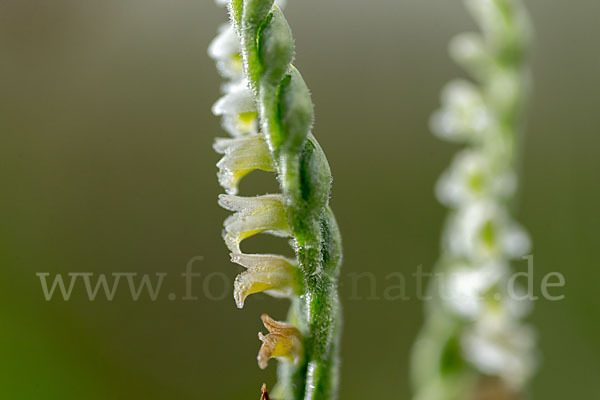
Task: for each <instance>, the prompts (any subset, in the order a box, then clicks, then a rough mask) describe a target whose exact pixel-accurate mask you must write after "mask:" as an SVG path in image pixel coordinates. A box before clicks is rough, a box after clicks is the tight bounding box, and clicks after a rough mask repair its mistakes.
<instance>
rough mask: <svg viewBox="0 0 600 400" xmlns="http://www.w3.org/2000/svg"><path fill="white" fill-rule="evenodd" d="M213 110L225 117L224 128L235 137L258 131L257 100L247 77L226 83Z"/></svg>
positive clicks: (214, 112)
mask: <svg viewBox="0 0 600 400" xmlns="http://www.w3.org/2000/svg"><path fill="white" fill-rule="evenodd" d="M212 112H213V114H215V115H220V116H222V117H223V128H224V129H225V130H226V131H227V132H229V133H230V134H231V135H232V136H234V137H236V136H242V135H246V134H252V133H257V132H258V112H257V108H256V102H255V100H254V95H253V94H252V91H251V90H250V88H249V87H248V82H247V81H246V80H245V79H243V80H241V81H240V82H236V83H230V84H228V85H226V86H225V95H224V96H223V97H221V98H220V99H219V100H217V102H216V103H215V104H214V105H213V108H212Z"/></svg>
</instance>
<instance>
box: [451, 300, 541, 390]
mask: <svg viewBox="0 0 600 400" xmlns="http://www.w3.org/2000/svg"><path fill="white" fill-rule="evenodd" d="M461 347H462V349H463V357H464V358H465V359H466V360H469V361H470V362H471V363H473V364H474V365H475V366H476V367H477V368H478V369H479V370H480V371H482V372H483V373H486V374H489V375H498V376H500V377H502V378H503V379H504V380H505V381H506V383H507V384H509V385H510V386H511V387H512V388H513V389H514V390H517V391H518V390H519V389H521V388H522V386H523V384H524V383H525V382H527V381H528V379H529V378H530V377H531V375H532V373H533V371H534V370H535V367H536V358H535V355H534V354H535V334H534V331H533V330H532V329H531V328H530V327H529V326H527V325H522V324H521V323H519V322H518V320H517V319H515V316H513V315H511V314H510V312H508V310H507V309H506V308H505V307H502V306H500V307H498V308H492V307H488V308H486V310H485V312H484V313H483V314H482V315H480V316H479V317H478V319H477V320H476V321H475V322H474V323H473V325H471V326H469V328H468V329H467V330H466V331H465V333H464V335H463V338H462V344H461Z"/></svg>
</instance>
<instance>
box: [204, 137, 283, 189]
mask: <svg viewBox="0 0 600 400" xmlns="http://www.w3.org/2000/svg"><path fill="white" fill-rule="evenodd" d="M213 147H214V149H215V151H216V152H217V153H220V154H224V156H223V158H221V160H220V161H219V162H218V163H217V167H218V168H219V172H218V173H217V176H218V178H219V183H220V184H221V186H223V187H224V188H225V190H226V191H227V193H228V194H237V192H238V183H239V181H240V180H241V179H242V178H243V177H244V176H246V175H247V174H249V173H250V172H252V171H254V170H262V171H274V169H273V162H272V158H271V154H270V153H269V148H268V147H267V144H266V142H265V139H264V138H263V136H262V135H260V134H256V135H248V136H243V137H239V138H217V139H216V141H215V144H214V145H213Z"/></svg>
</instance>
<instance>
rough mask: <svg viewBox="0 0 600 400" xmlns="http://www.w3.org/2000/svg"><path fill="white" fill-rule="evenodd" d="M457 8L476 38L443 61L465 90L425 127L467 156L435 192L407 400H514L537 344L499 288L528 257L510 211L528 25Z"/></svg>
mask: <svg viewBox="0 0 600 400" xmlns="http://www.w3.org/2000/svg"><path fill="white" fill-rule="evenodd" d="M464 1H465V4H466V6H467V8H468V9H469V11H470V12H471V14H472V15H473V17H474V18H475V20H476V22H477V24H478V25H479V27H480V28H481V33H466V34H461V35H459V36H458V37H456V38H455V39H454V40H453V41H452V42H451V44H450V55H451V56H452V58H454V60H455V61H456V62H457V63H458V64H460V65H461V66H462V67H464V68H465V69H466V70H467V72H468V73H469V74H470V75H471V77H472V78H473V81H467V80H464V79H460V80H455V81H453V82H451V83H449V84H448V85H447V86H446V88H445V89H444V90H443V93H442V99H441V103H442V104H441V109H440V110H439V111H437V112H436V113H435V114H434V115H433V117H432V119H431V130H432V132H433V133H434V134H435V135H437V136H438V137H439V138H441V139H445V140H448V141H452V142H459V143H462V144H465V145H466V148H465V150H462V151H461V152H460V153H459V154H458V155H457V156H456V157H455V159H454V161H453V163H452V166H451V167H450V168H449V169H448V170H447V171H446V172H445V173H444V174H443V175H442V177H441V179H440V180H439V181H438V183H437V186H436V194H437V197H438V199H439V200H440V202H441V203H443V204H444V205H446V206H448V207H449V208H450V213H449V217H448V219H447V222H446V226H445V229H444V233H443V236H442V254H441V257H440V260H439V263H438V265H437V266H436V272H435V275H436V276H440V277H441V278H440V279H441V281H439V280H438V282H435V283H434V284H433V285H432V287H433V288H436V289H438V290H437V291H436V290H431V293H432V296H433V299H434V301H433V302H432V303H431V306H430V307H429V308H428V309H427V311H426V322H425V326H424V328H423V331H422V332H421V334H420V336H419V339H418V340H417V342H416V343H415V346H414V351H413V357H412V361H413V371H414V376H413V380H414V386H415V391H416V394H415V399H427V400H455V399H457V398H460V399H479V398H484V397H485V398H487V397H489V396H490V395H484V393H485V392H486V391H489V390H492V391H491V392H490V393H491V394H493V397H494V398H506V399H508V398H511V399H517V398H519V399H521V398H522V395H523V394H524V393H525V392H526V391H527V389H526V386H527V383H528V380H529V378H530V377H531V376H532V374H533V373H534V371H535V367H536V362H535V359H536V354H535V338H534V335H533V333H532V330H531V328H530V327H529V326H528V325H527V324H526V323H525V322H524V321H523V320H522V318H523V317H524V316H525V315H526V314H527V312H528V311H529V307H526V306H524V305H523V303H522V302H517V301H516V300H514V299H512V298H511V297H510V296H509V295H508V293H507V292H508V287H507V286H508V282H510V275H511V268H510V261H511V260H514V259H518V258H520V257H522V256H524V255H525V254H527V252H528V251H529V249H530V247H531V241H530V239H529V235H528V234H527V233H526V232H525V230H524V229H523V228H522V227H521V226H520V225H519V224H518V223H517V222H516V221H515V220H514V219H513V217H512V215H511V209H510V203H511V201H512V198H513V197H514V194H515V192H516V189H517V183H518V182H517V174H516V167H515V164H516V158H517V157H516V155H517V153H518V148H517V145H518V144H519V143H520V140H518V137H519V135H520V134H521V133H522V132H521V131H522V127H523V117H524V108H525V107H524V105H525V104H526V103H527V100H528V97H529V96H528V95H529V93H528V92H529V88H530V82H529V78H530V71H529V65H528V59H527V58H528V57H527V50H528V47H529V44H530V43H529V40H530V25H529V21H528V15H527V12H526V10H525V8H524V5H523V0H464ZM441 288H445V289H446V290H445V293H442V292H443V290H440V289H441ZM517 303H518V304H517ZM447 360H452V362H450V363H448V362H447ZM490 398H491V397H490Z"/></svg>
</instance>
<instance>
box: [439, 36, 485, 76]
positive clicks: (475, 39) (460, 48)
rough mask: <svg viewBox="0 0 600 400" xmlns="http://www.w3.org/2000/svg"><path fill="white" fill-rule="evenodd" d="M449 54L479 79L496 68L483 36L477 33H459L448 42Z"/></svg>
mask: <svg viewBox="0 0 600 400" xmlns="http://www.w3.org/2000/svg"><path fill="white" fill-rule="evenodd" d="M450 56H451V57H452V58H453V59H454V60H455V61H456V62H457V63H458V64H460V65H462V66H463V67H465V68H466V69H467V70H468V71H470V72H471V73H472V74H473V75H474V76H476V77H477V78H479V79H480V80H483V79H486V78H487V77H488V76H490V72H492V70H493V69H494V68H496V66H495V64H494V61H493V59H492V57H491V56H490V54H489V52H488V49H487V47H486V44H485V42H484V41H483V38H482V37H481V35H480V34H478V33H461V34H459V35H457V36H455V37H454V38H453V39H452V41H451V42H450Z"/></svg>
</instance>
